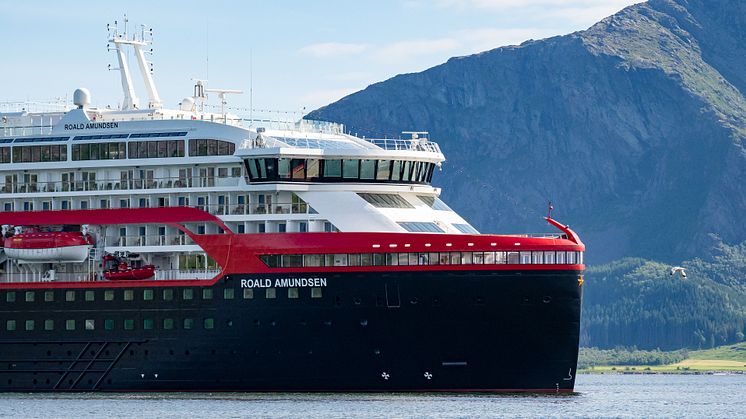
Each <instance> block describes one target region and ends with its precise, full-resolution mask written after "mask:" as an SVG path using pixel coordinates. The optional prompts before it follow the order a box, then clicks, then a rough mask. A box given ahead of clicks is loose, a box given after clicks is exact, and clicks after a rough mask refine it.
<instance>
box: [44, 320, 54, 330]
mask: <svg viewBox="0 0 746 419" xmlns="http://www.w3.org/2000/svg"><path fill="white" fill-rule="evenodd" d="M44 330H47V331H50V330H54V320H52V319H47V320H44Z"/></svg>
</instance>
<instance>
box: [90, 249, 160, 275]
mask: <svg viewBox="0 0 746 419" xmlns="http://www.w3.org/2000/svg"><path fill="white" fill-rule="evenodd" d="M135 257H136V256H135ZM128 259H129V258H127V257H117V256H114V255H106V256H104V268H105V270H104V272H103V275H104V278H105V279H108V280H110V281H133V280H134V281H139V280H143V279H150V278H152V277H154V276H155V271H156V269H157V268H156V266H155V265H142V266H137V264H138V262H141V261H139V260H130V261H129V262H128V261H127V260H128Z"/></svg>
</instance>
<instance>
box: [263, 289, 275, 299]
mask: <svg viewBox="0 0 746 419" xmlns="http://www.w3.org/2000/svg"><path fill="white" fill-rule="evenodd" d="M264 297H265V298H267V299H270V300H271V299H273V298H277V289H275V288H267V289H266V290H265V293H264Z"/></svg>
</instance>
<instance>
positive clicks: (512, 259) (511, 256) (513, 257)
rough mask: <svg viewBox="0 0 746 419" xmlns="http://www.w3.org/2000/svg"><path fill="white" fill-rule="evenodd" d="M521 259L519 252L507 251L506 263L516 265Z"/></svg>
mask: <svg viewBox="0 0 746 419" xmlns="http://www.w3.org/2000/svg"><path fill="white" fill-rule="evenodd" d="M520 260H521V256H520V253H518V252H508V264H511V265H517V264H518V263H519V262H520Z"/></svg>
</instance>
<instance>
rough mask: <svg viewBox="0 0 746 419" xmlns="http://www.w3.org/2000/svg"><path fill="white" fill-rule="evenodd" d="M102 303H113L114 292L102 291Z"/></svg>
mask: <svg viewBox="0 0 746 419" xmlns="http://www.w3.org/2000/svg"><path fill="white" fill-rule="evenodd" d="M104 301H114V290H105V291H104Z"/></svg>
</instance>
